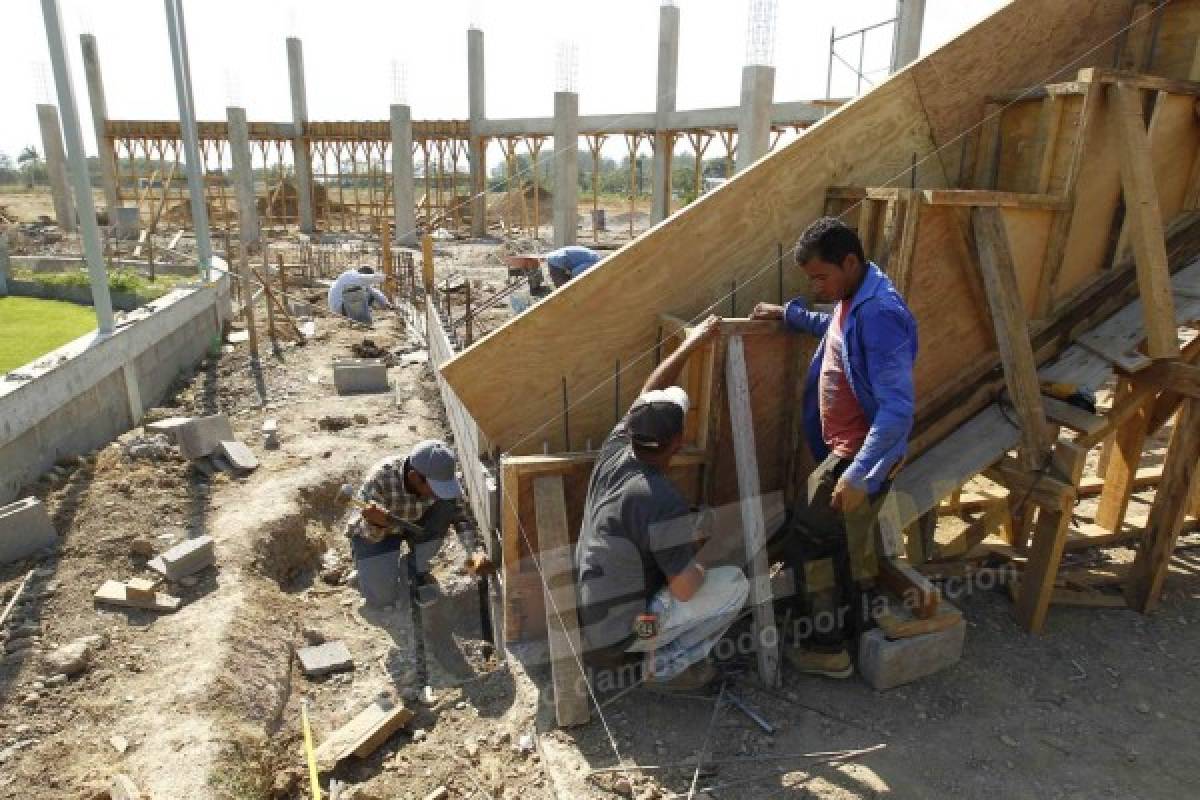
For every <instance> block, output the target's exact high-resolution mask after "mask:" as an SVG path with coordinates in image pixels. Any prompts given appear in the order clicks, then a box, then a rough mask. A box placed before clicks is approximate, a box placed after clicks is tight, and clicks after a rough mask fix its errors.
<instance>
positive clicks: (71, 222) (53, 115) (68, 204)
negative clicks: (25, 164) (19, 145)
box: [37, 103, 75, 233]
mask: <svg viewBox="0 0 1200 800" xmlns="http://www.w3.org/2000/svg"><path fill="white" fill-rule="evenodd" d="M37 115H38V126H39V127H40V128H41V130H42V156H43V158H44V159H45V161H46V176H47V178H48V179H49V181H50V195H51V197H52V198H53V200H54V218H55V220H57V222H58V227H60V228H62V229H63V230H64V231H66V232H68V233H73V232H74V231H75V202H74V201H73V200H72V199H71V192H70V190H69V189H68V188H67V151H66V148H65V147H63V138H62V127H61V126H60V124H59V121H58V109H57V108H55V107H54V106H52V105H49V104H46V103H42V104H39V105H38V107H37Z"/></svg>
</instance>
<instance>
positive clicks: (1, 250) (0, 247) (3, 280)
mask: <svg viewBox="0 0 1200 800" xmlns="http://www.w3.org/2000/svg"><path fill="white" fill-rule="evenodd" d="M9 269H10V264H9V261H8V234H7V233H0V297H3V296H4V295H6V294H8V272H9Z"/></svg>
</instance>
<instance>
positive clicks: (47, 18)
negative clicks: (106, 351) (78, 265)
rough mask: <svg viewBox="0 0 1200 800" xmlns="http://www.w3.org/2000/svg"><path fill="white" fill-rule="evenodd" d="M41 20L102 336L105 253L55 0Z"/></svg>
mask: <svg viewBox="0 0 1200 800" xmlns="http://www.w3.org/2000/svg"><path fill="white" fill-rule="evenodd" d="M42 20H43V22H44V23H45V26H46V45H47V47H48V48H49V50H50V64H51V66H52V67H53V68H54V88H55V91H56V92H57V94H58V106H59V108H61V109H62V115H63V118H62V121H63V135H64V136H65V137H66V145H67V156H68V158H69V159H70V167H71V173H70V177H71V185H72V188H73V189H74V191H75V207H76V208H78V209H79V224H80V239H81V240H82V242H83V255H84V258H85V259H86V260H87V266H88V279H89V281H90V282H91V286H92V307H93V308H95V310H96V328H97V330H98V331H99V333H100V335H101V336H108V335H109V334H111V333H112V332H113V310H112V296H111V295H110V294H109V291H108V272H107V270H106V269H105V265H104V250H103V247H102V245H101V243H100V228H99V227H98V226H97V225H96V205H95V203H94V202H93V201H92V182H91V180H90V179H89V178H88V168H87V154H86V153H85V152H84V150H83V134H82V133H81V132H80V129H79V109H78V107H77V106H76V105H75V84H74V83H73V82H72V81H71V70H70V66H69V64H68V62H67V41H66V39H65V38H63V32H62V9H60V8H59V6H58V0H42Z"/></svg>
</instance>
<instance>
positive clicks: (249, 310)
mask: <svg viewBox="0 0 1200 800" xmlns="http://www.w3.org/2000/svg"><path fill="white" fill-rule="evenodd" d="M247 250H248V248H247V247H246V246H245V244H243V245H242V246H241V247H239V248H238V291H239V293H240V294H241V296H242V318H243V319H244V320H245V323H246V332H247V333H249V334H250V355H251V357H252V358H253V359H254V360H255V361H257V360H258V327H257V326H256V325H255V323H254V283H253V282H251V280H250V260H249V258H248V257H247V255H246V251H247Z"/></svg>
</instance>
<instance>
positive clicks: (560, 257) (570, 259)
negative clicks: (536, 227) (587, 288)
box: [544, 244, 601, 289]
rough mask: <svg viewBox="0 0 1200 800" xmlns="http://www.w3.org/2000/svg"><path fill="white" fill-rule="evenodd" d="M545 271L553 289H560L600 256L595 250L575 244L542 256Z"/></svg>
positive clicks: (588, 267) (589, 266)
mask: <svg viewBox="0 0 1200 800" xmlns="http://www.w3.org/2000/svg"><path fill="white" fill-rule="evenodd" d="M544 258H545V260H546V269H547V270H548V271H549V272H550V280H551V281H553V282H554V288H555V289H560V288H562V287H563V285H565V284H566V283H567V281H569V280H571V279H572V278H578V277H579V276H580V275H582V274H583V273H584V272H586V271H587V270H588V269H590V268H591V267H592V265H593V264H595V263H596V262H597V261H599V260H600V258H601V256H600V254H599V253H597V252H596V251H595V250H592V249H590V248H587V247H581V246H580V245H577V244H572V245H567V246H566V247H560V248H558V249H557V250H551V251H550V252H549V253H547V254H546V255H545V256H544Z"/></svg>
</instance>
